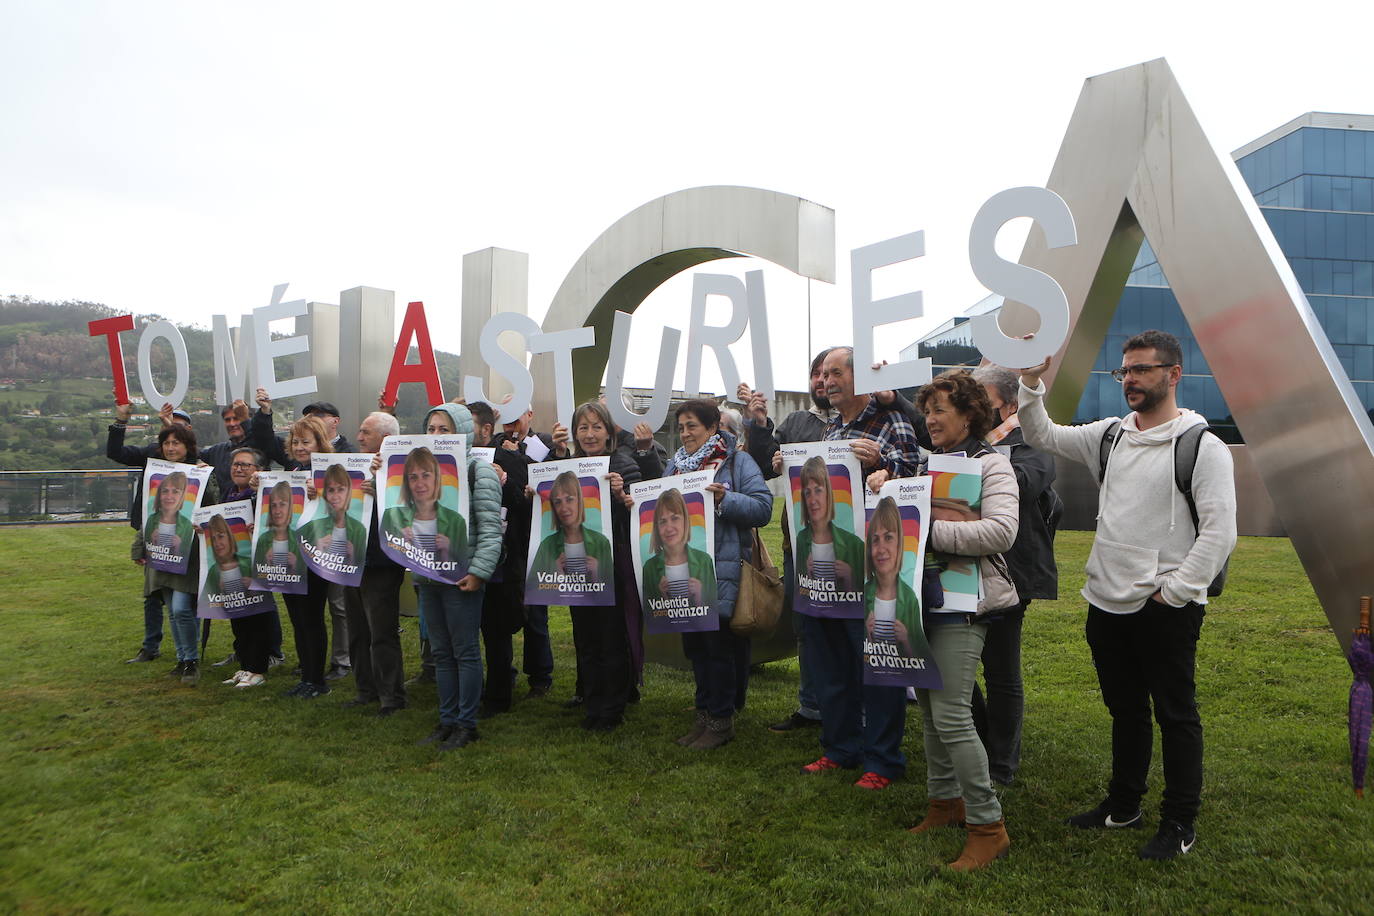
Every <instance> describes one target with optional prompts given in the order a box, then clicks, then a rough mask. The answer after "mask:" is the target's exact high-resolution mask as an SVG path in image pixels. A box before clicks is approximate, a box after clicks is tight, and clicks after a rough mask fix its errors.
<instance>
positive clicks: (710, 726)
mask: <svg viewBox="0 0 1374 916" xmlns="http://www.w3.org/2000/svg"><path fill="white" fill-rule="evenodd" d="M733 740H735V719H734V717H733V716H731V717H729V718H725V719H714V718H707V720H706V729H705V730H704V731H703V732H702V733H701V735H700V736H699V737H698V738H697V740H695V741H693V742H692V743H691V744H689V745H687V746H688V747H690V748H691V749H692V750H694V751H711V750H715V749H716V748H718V747H720V746H721V745H722V744H729V743H730V742H731V741H733Z"/></svg>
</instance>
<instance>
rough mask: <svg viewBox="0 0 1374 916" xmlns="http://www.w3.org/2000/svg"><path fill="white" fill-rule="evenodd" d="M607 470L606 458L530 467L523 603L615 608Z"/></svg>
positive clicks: (547, 462)
mask: <svg viewBox="0 0 1374 916" xmlns="http://www.w3.org/2000/svg"><path fill="white" fill-rule="evenodd" d="M610 469H611V459H609V458H605V457H602V458H568V459H566V460H564V461H545V462H542V463H540V464H532V465H530V487H531V488H532V489H533V490H534V508H533V510H532V513H531V516H530V518H531V522H530V551H529V566H528V568H527V570H526V574H525V603H526V604H566V605H569V606H572V605H578V606H584V605H606V604H615V561H614V558H613V557H612V555H611V513H610V505H611V486H610V484H609V483H608V482H607V480H606V475H607V474H608V473H609V472H610Z"/></svg>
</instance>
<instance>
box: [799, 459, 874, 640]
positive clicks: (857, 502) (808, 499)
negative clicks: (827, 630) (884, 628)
mask: <svg viewBox="0 0 1374 916" xmlns="http://www.w3.org/2000/svg"><path fill="white" fill-rule="evenodd" d="M782 465H783V479H784V480H785V485H784V489H785V490H786V492H787V513H788V516H787V518H788V522H789V523H790V530H791V533H792V556H793V557H794V558H795V564H794V565H795V572H794V575H795V576H796V583H795V585H796V602H795V604H794V605H793V607H794V609H795V610H797V611H799V612H800V613H803V614H810V615H811V616H812V617H840V618H849V619H858V618H862V617H863V616H864V592H863V586H864V506H863V499H862V496H861V494H862V493H863V481H864V478H863V472H862V471H861V470H860V468H859V461H858V459H857V458H855V457H854V452H853V450H852V449H851V448H850V446H849V442H848V441H847V440H835V441H832V442H799V443H794V444H790V445H784V446H783V447H782Z"/></svg>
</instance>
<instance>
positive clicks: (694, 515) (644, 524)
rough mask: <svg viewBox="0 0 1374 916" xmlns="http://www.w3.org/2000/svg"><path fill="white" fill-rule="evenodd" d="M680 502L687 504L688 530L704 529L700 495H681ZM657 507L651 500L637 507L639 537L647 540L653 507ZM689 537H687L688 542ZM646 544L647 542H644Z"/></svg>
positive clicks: (704, 507) (703, 499)
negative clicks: (689, 526)
mask: <svg viewBox="0 0 1374 916" xmlns="http://www.w3.org/2000/svg"><path fill="white" fill-rule="evenodd" d="M682 501H683V502H684V503H686V504H687V521H688V522H689V523H690V524H691V528H690V529H689V530H690V531H691V532H693V533H695V532H697V531H704V530H705V529H706V500H705V498H704V497H703V496H702V494H701V493H699V492H698V493H683V494H682ZM657 505H658V500H656V499H651V500H649V501H648V502H645V503H643V504H641V505H640V507H639V536H640V537H641V538H647V537H649V535H650V534H652V533H653V530H654V507H655V506H657ZM690 537H691V535H688V538H689V540H690ZM645 543H648V541H645Z"/></svg>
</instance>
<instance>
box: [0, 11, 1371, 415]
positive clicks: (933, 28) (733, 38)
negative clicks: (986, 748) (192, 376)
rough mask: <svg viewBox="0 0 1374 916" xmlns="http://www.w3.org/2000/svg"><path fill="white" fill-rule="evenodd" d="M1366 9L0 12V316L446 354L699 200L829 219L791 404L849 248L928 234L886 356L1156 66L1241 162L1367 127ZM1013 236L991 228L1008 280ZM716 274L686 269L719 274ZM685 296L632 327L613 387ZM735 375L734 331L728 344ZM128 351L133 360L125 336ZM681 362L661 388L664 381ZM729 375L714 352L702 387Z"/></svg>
mask: <svg viewBox="0 0 1374 916" xmlns="http://www.w3.org/2000/svg"><path fill="white" fill-rule="evenodd" d="M1369 10H1370V6H1369V5H1368V4H1359V3H1351V2H1343V3H1334V2H1324V0H1314V2H1307V3H1304V4H1301V5H1299V6H1293V5H1285V6H1283V7H1282V8H1281V9H1280V8H1277V7H1276V8H1274V10H1273V11H1270V9H1269V7H1268V6H1267V5H1263V4H1246V5H1231V4H1226V5H1222V4H1205V3H1198V2H1196V0H1193V2H1188V3H1175V2H1154V0H1152V2H1149V3H1137V4H1128V5H1127V4H1122V5H1115V6H1109V5H1104V4H1102V3H1081V4H1070V3H1059V4H1055V3H1016V4H999V3H991V4H989V3H981V4H928V3H910V2H907V3H894V4H869V3H861V2H850V3H844V4H839V3H824V4H810V3H798V2H787V3H763V2H748V3H739V2H736V3H729V4H713V3H694V4H658V3H652V2H638V3H623V4H620V3H616V4H611V3H585V4H569V3H557V4H555V3H547V4H545V3H485V4H474V3H463V4H459V3H444V4H424V3H387V4H375V3H369V4H361V3H343V2H328V3H292V2H284V0H275V2H271V3H255V2H237V3H228V4H214V5H211V4H200V3H184V2H166V3H154V2H121V3H97V2H75V0H73V2H61V3H54V2H41V0H5V2H4V3H3V5H0V55H2V57H0V59H2V60H3V61H4V73H5V81H4V82H5V88H4V90H3V92H0V137H3V143H0V294H9V295H29V296H33V297H35V298H42V299H55V300H61V299H80V300H88V301H96V302H104V303H106V304H108V305H111V306H115V307H118V308H122V309H128V310H130V311H135V312H160V313H162V314H165V315H168V316H171V317H173V318H175V319H177V320H181V321H187V322H194V323H198V324H201V325H203V326H206V327H208V326H209V324H210V315H212V314H214V313H227V314H229V315H231V316H237V315H238V314H239V313H241V312H243V311H246V310H248V309H251V308H253V307H255V306H260V305H266V304H267V302H268V301H269V299H270V296H271V292H272V287H273V285H274V284H277V283H283V282H289V283H290V284H291V287H290V289H289V290H288V294H287V298H289V299H295V298H305V299H311V300H318V301H327V302H337V301H338V293H339V291H340V290H342V289H347V288H350V287H353V286H359V285H367V286H376V287H382V288H385V289H391V290H395V292H396V299H397V303H398V308H397V319H398V321H399V318H400V315H401V313H402V312H403V310H404V303H406V302H408V301H411V300H423V301H424V302H425V304H426V309H427V312H428V315H429V317H430V321H431V328H432V330H433V331H434V334H435V344H436V346H439V347H441V348H443V349H448V350H457V349H458V346H459V318H458V309H459V299H460V289H461V271H460V265H461V259H462V256H463V254H465V253H467V252H470V251H475V250H477V249H481V248H486V247H489V246H499V247H504V248H512V249H516V250H519V251H524V252H527V253H528V254H529V256H530V303H529V311H530V314H531V315H532V316H533V317H535V318H536V319H541V318H542V317H543V314H544V311H545V310H546V308H547V307H548V303H549V301H550V300H551V299H552V297H553V294H554V292H555V291H556V290H557V288H558V286H559V284H560V283H561V282H562V280H563V277H564V275H565V274H566V272H567V271H568V269H569V268H570V267H571V266H572V265H573V263H574V262H575V261H576V260H577V258H578V257H579V256H580V255H581V253H582V252H583V250H585V248H586V247H587V246H588V245H590V244H591V242H592V241H594V240H595V239H596V237H597V236H598V235H599V234H600V233H601V232H602V231H603V230H604V229H606V228H607V227H608V226H609V225H611V224H612V223H613V222H615V221H616V220H617V219H619V218H620V217H621V216H623V215H624V214H626V213H628V212H629V211H630V210H632V209H634V208H635V207H637V206H639V205H640V204H643V203H645V202H647V201H649V200H652V199H654V198H656V197H660V196H662V195H664V194H668V193H671V192H673V191H677V190H681V189H684V188H690V187H696V186H699V185H712V184H734V185H748V186H753V187H760V188H767V189H770V190H775V191H782V192H787V193H790V194H795V195H798V196H800V197H804V198H807V199H809V200H812V201H816V202H817V203H820V204H824V205H825V206H828V207H831V208H833V209H834V210H835V211H836V224H837V236H838V238H837V253H836V262H837V268H838V274H839V275H838V277H837V280H838V283H837V284H836V285H834V286H830V285H829V284H824V283H816V282H808V281H805V280H802V279H799V278H797V277H795V276H793V275H791V274H790V273H788V272H787V271H785V270H782V269H779V268H772V269H769V270H768V271H767V274H766V282H767V294H768V305H769V315H770V323H771V325H772V342H771V346H772V352H773V356H774V363H775V372H776V375H777V382H778V385H779V387H781V388H797V387H801V386H803V384H804V376H805V369H806V363H807V361H808V351H807V347H808V343H807V328H808V322H807V320H806V317H807V299H808V292H809V294H810V300H811V309H810V312H811V314H810V322H809V324H810V334H811V338H810V339H811V341H812V342H813V345H814V346H817V347H818V346H820V345H822V344H825V343H839V342H849V341H850V338H851V336H852V334H851V331H850V326H849V321H850V313H849V298H850V296H849V277H848V263H849V250H850V249H851V248H854V247H857V246H860V245H865V244H868V243H870V242H875V241H879V240H882V239H885V238H889V237H892V236H896V235H900V234H904V233H907V232H911V231H913V230H916V229H923V230H925V233H926V256H925V257H924V258H922V259H920V260H919V261H917V262H914V263H913V264H911V265H909V266H908V267H905V268H902V269H893V270H890V271H888V272H887V273H888V276H886V277H883V278H881V279H880V281H879V282H878V284H877V288H876V289H875V292H876V293H877V294H879V295H884V294H891V293H895V292H899V291H902V289H903V287H904V286H906V287H909V288H918V289H921V290H922V291H923V293H924V297H925V309H926V318H925V319H924V320H922V321H919V322H912V323H909V325H908V326H904V327H899V328H897V329H895V330H893V331H890V332H884V333H883V334H882V335H881V336H880V337H879V345H878V346H879V353H880V355H884V356H888V357H895V355H896V352H897V350H898V349H900V347H901V346H903V345H905V344H907V343H910V342H911V341H912V340H914V339H915V337H916V336H918V334H919V333H920V332H922V331H923V330H926V329H928V328H930V327H933V326H934V325H935V324H938V323H939V322H941V321H943V320H946V319H948V318H949V317H952V316H953V315H955V314H958V313H960V312H962V311H963V310H964V309H965V308H966V307H968V306H969V305H970V304H972V303H973V302H975V301H976V300H978V299H979V298H981V297H982V296H983V295H985V294H986V291H985V290H983V289H982V288H981V287H980V286H979V284H978V282H977V281H976V280H975V279H974V278H973V275H972V273H971V272H970V270H969V267H968V263H967V243H968V229H969V223H970V221H971V219H972V217H973V214H974V213H975V212H976V211H977V209H978V208H979V206H981V205H982V203H983V202H984V201H985V200H986V199H987V198H988V197H989V196H991V195H992V194H993V193H995V192H997V191H1000V190H1002V189H1004V188H1008V187H1013V186H1017V185H1043V184H1044V183H1045V181H1046V179H1047V178H1048V175H1049V171H1050V167H1051V165H1052V164H1053V161H1054V157H1055V153H1056V151H1057V150H1058V147H1059V143H1060V140H1061V138H1062V136H1063V131H1064V128H1065V126H1066V124H1067V123H1068V119H1069V115H1070V113H1071V112H1072V110H1073V106H1074V103H1075V101H1076V99H1077V96H1078V92H1079V89H1080V88H1081V85H1082V82H1083V80H1084V79H1085V78H1087V77H1089V76H1093V75H1095V74H1098V73H1103V72H1106V71H1110V70H1115V69H1118V68H1120V67H1125V66H1130V65H1132V64H1136V63H1140V62H1142V61H1146V60H1149V59H1152V58H1155V57H1160V56H1164V57H1166V58H1168V60H1169V62H1170V64H1171V66H1172V67H1173V69H1174V72H1175V74H1176V76H1177V77H1178V79H1179V82H1180V83H1181V85H1182V87H1183V90H1184V92H1185V94H1186V95H1187V96H1188V98H1189V101H1190V102H1191V104H1192V106H1193V108H1194V110H1195V112H1196V113H1197V115H1198V117H1199V119H1200V120H1201V122H1202V124H1203V126H1204V128H1205V129H1206V130H1207V131H1208V133H1209V135H1210V137H1211V139H1212V141H1213V143H1214V145H1215V146H1216V147H1217V148H1218V149H1219V150H1222V151H1226V152H1229V151H1231V150H1234V149H1235V148H1236V147H1239V146H1240V145H1242V144H1244V143H1246V142H1248V141H1249V140H1252V139H1254V138H1255V137H1257V136H1260V135H1261V134H1264V133H1265V132H1267V131H1269V130H1271V129H1272V128H1274V127H1277V126H1278V125H1280V124H1282V123H1284V122H1286V121H1288V120H1290V119H1292V118H1293V117H1296V116H1297V115H1299V114H1302V113H1303V112H1306V111H1310V110H1319V111H1343V112H1358V113H1374V79H1371V76H1370V72H1371V71H1370V64H1369V55H1368V54H1365V53H1356V52H1353V51H1352V50H1351V42H1352V41H1353V40H1355V37H1356V36H1360V35H1364V36H1368V35H1369V34H1371V32H1370V25H1371V19H1374V16H1371V13H1370V12H1369ZM1023 237H1024V229H1020V230H1019V231H1018V227H1016V226H1014V225H1013V226H1009V227H1008V229H1007V230H1006V231H1005V232H1004V234H1003V238H1002V240H1001V241H1002V243H1001V246H1000V247H1001V248H1002V250H1003V251H1004V252H1005V253H1006V254H1008V255H1010V256H1012V257H1013V258H1014V257H1015V256H1016V255H1017V254H1018V253H1019V249H1020V239H1021V238H1023ZM759 266H760V265H759V264H758V263H755V262H747V261H727V262H719V263H717V264H712V265H704V266H703V267H701V268H698V271H702V272H713V273H740V272H742V271H743V270H745V269H748V268H750V267H754V268H757V267H759ZM690 292H691V280H690V273H688V274H684V275H682V276H680V277H678V278H677V279H675V280H673V281H670V282H669V283H668V284H666V285H665V286H664V287H662V288H661V289H660V290H659V291H658V292H657V293H655V295H654V296H653V297H652V298H651V299H650V301H649V302H648V303H646V305H645V306H644V307H643V308H642V309H641V310H640V311H639V313H638V314H637V316H636V327H635V335H634V340H635V341H636V343H638V342H641V341H642V342H644V343H645V344H646V345H647V346H645V347H637V348H636V349H638V350H640V351H641V352H640V353H639V354H638V355H637V357H636V359H635V361H633V362H632V363H631V367H630V373H629V379H628V381H629V382H630V383H631V384H642V383H648V382H650V381H651V377H652V372H653V367H654V364H655V352H656V351H655V350H654V349H653V348H656V346H657V340H658V331H659V328H661V327H662V326H663V324H664V323H665V321H666V322H668V323H670V324H674V325H675V326H678V327H684V328H685V314H686V311H687V306H688V304H689V301H690ZM736 350H737V354H736V358H737V360H738V361H739V362H740V364H741V366H742V368H743V370H744V372H745V374H746V376H747V375H748V374H749V372H750V369H749V366H750V359H749V353H748V346H747V339H746V341H741V344H740V345H739V346H737V348H736ZM126 352H127V353H128V354H129V356H130V357H132V346H131V345H130V344H126ZM681 368H682V364H681V362H680V363H679V380H680V378H681ZM718 379H719V376H718V374H717V373H716V372H715V369H714V365H713V364H712V363H711V361H710V360H709V359H708V361H707V368H706V370H705V372H704V377H703V384H704V387H707V388H711V387H712V386H716V390H719V387H718V386H719V381H718Z"/></svg>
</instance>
